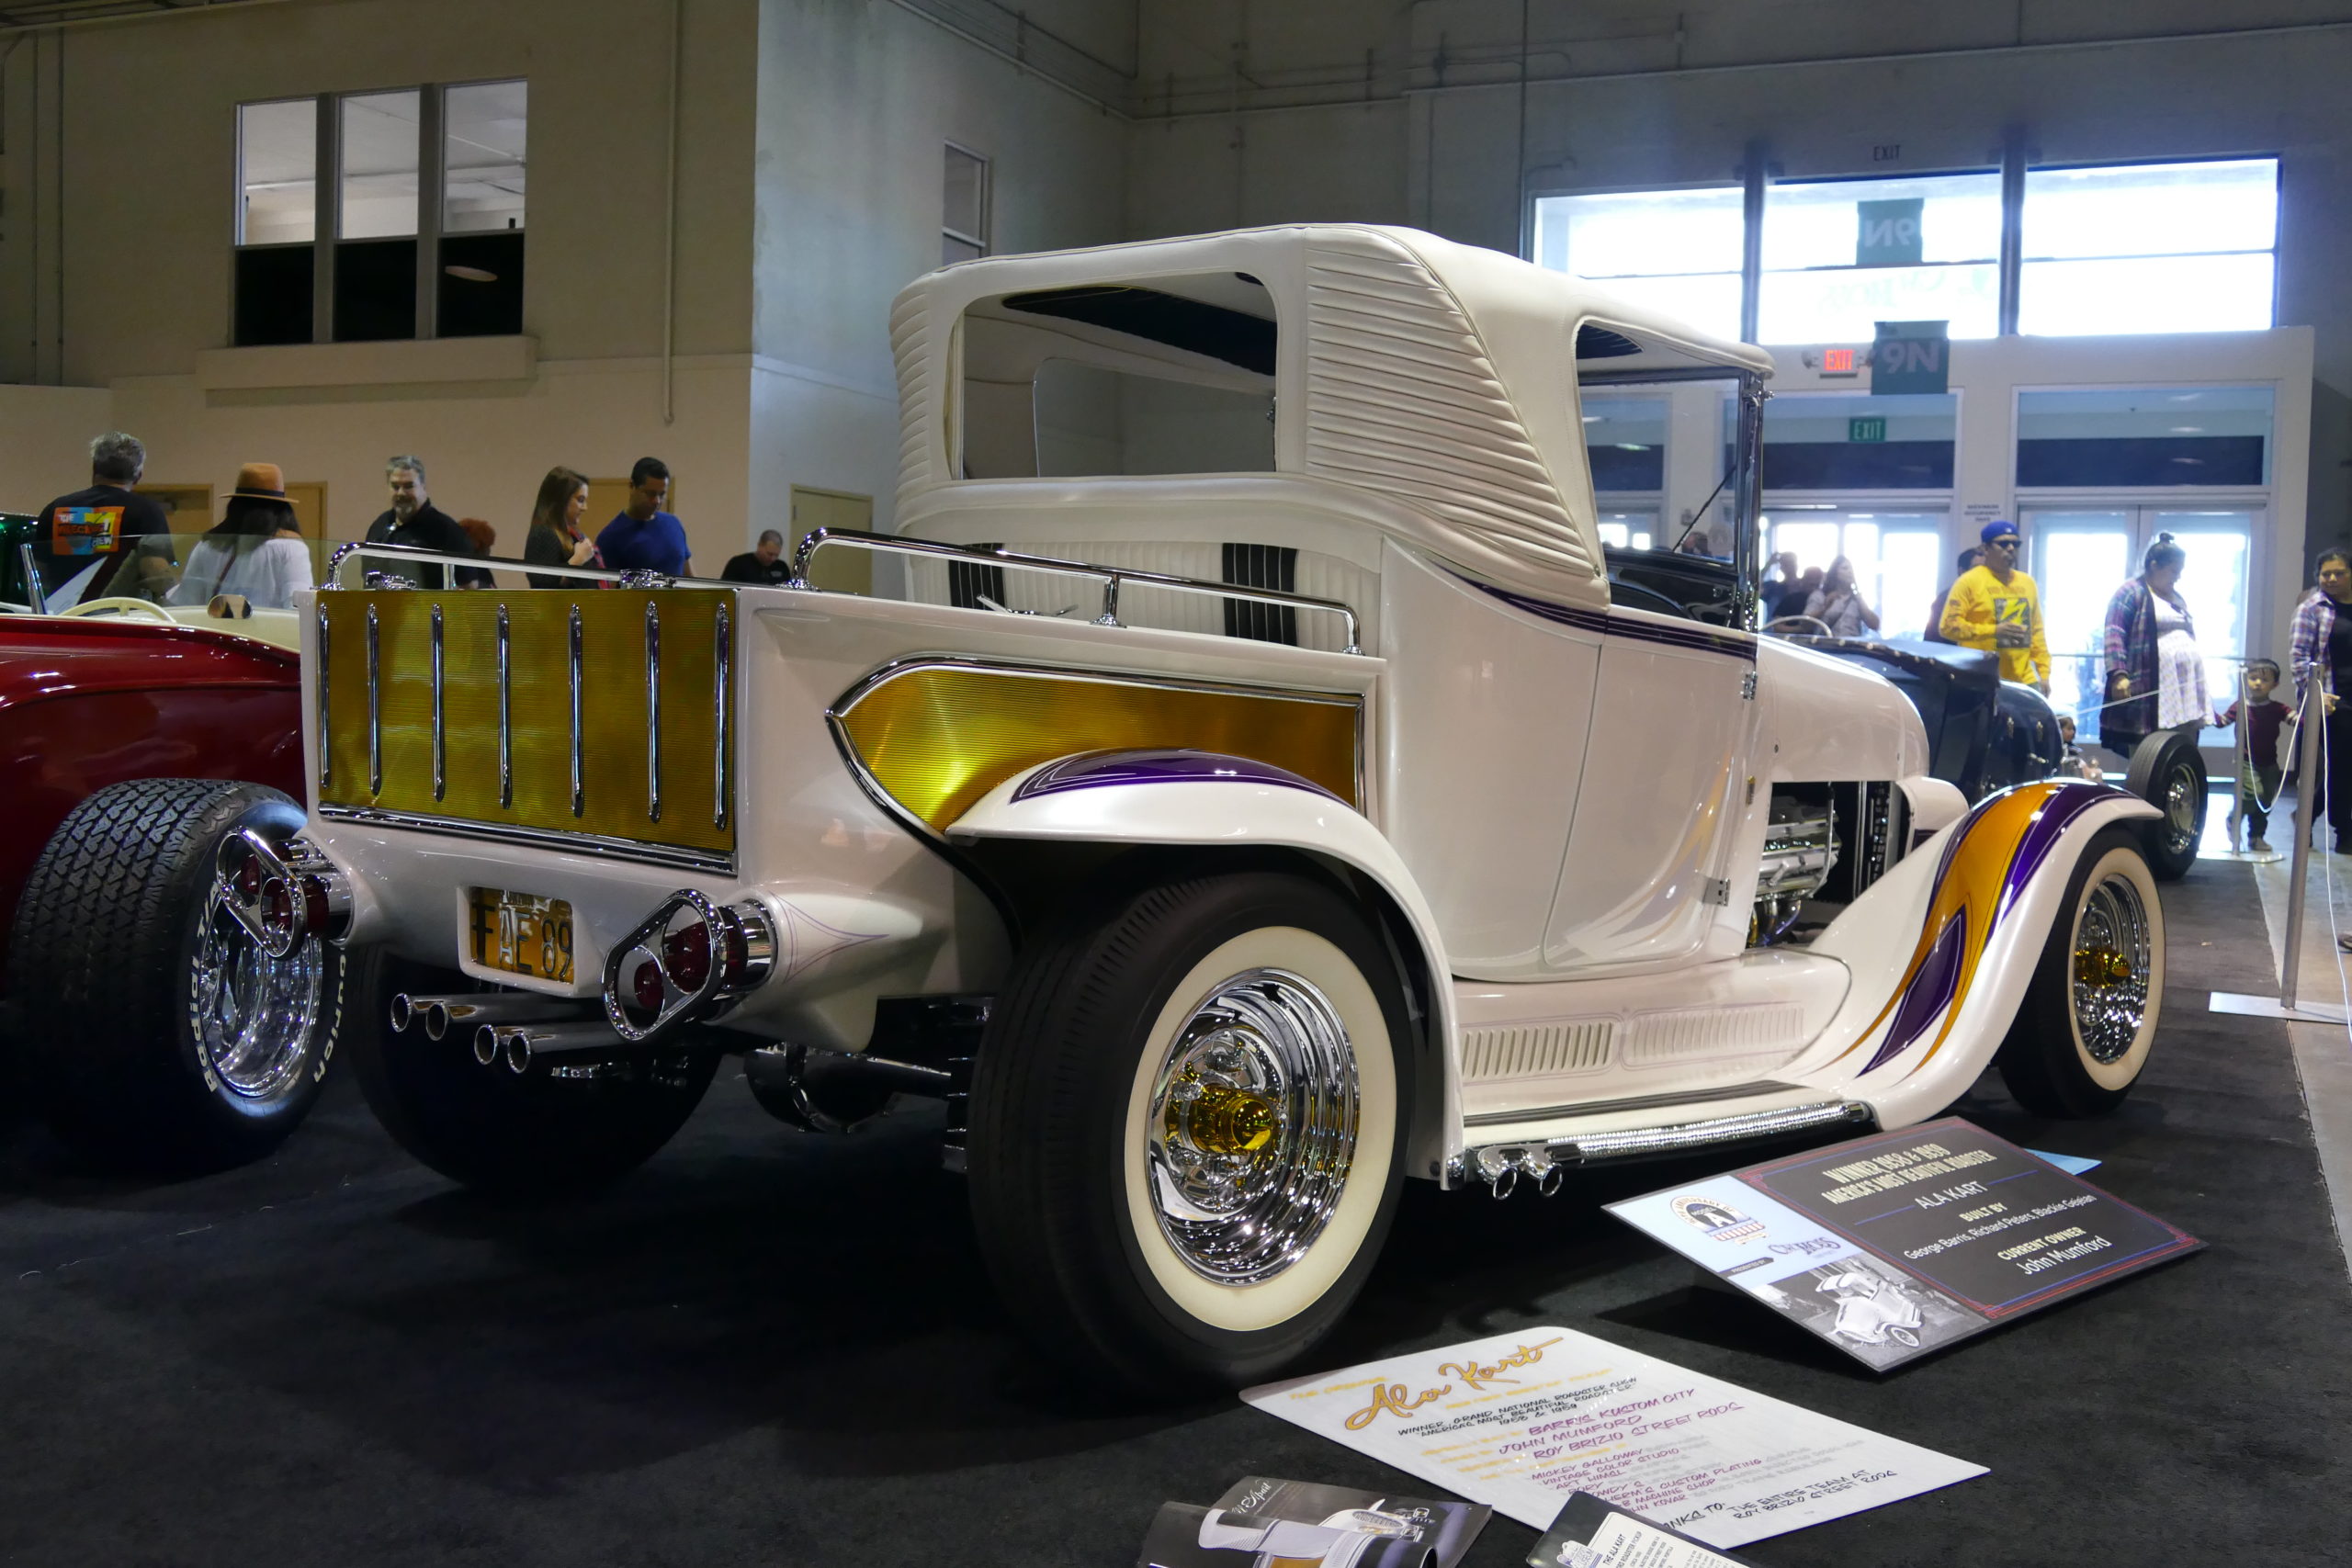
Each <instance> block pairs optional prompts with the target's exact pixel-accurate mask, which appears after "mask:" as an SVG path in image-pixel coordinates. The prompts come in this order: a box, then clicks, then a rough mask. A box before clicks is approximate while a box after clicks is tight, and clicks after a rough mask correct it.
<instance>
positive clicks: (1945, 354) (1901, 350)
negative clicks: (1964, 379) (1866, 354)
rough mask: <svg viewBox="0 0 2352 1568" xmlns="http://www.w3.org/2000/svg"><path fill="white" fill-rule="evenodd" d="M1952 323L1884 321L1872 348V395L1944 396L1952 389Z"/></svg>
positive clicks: (1880, 324)
mask: <svg viewBox="0 0 2352 1568" xmlns="http://www.w3.org/2000/svg"><path fill="white" fill-rule="evenodd" d="M1950 326H1951V323H1950V322H1949V321H1881V322H1879V324H1878V341H1877V342H1876V343H1874V344H1871V396H1873V397H1882V398H1883V397H1900V396H1903V395H1905V394H1907V393H1914V392H1932V393H1938V394H1940V393H1943V392H1945V391H1948V390H1950V389H1951V337H1950V336H1949V334H1948V333H1947V330H1946V329H1948V328H1949V327H1950Z"/></svg>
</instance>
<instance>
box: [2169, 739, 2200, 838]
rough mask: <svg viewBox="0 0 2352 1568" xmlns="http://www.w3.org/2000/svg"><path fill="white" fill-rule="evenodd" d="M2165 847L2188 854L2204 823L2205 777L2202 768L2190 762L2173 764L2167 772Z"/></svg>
mask: <svg viewBox="0 0 2352 1568" xmlns="http://www.w3.org/2000/svg"><path fill="white" fill-rule="evenodd" d="M2162 807H2163V810H2164V814H2165V850H2166V851H2167V852H2170V853H2173V854H2186V853H2187V852H2188V851H2189V850H2191V849H2192V848H2194V847H2195V846H2196V843H2197V839H2198V835H2199V833H2200V832H2201V831H2202V830H2203V829H2204V826H2205V780H2204V778H2203V776H2202V773H2201V770H2199V768H2198V767H2197V766H2196V765H2195V764H2193V763H2191V762H2188V761H2179V762H2176V763H2174V764H2173V767H2172V771H2171V772H2170V773H2166V774H2165V797H2164V800H2163V802H2162Z"/></svg>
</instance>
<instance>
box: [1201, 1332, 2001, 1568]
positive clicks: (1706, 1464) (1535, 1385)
mask: <svg viewBox="0 0 2352 1568" xmlns="http://www.w3.org/2000/svg"><path fill="white" fill-rule="evenodd" d="M1241 1397H1242V1398H1243V1399H1244V1400H1246V1401H1248V1402H1249V1403H1250V1404H1253V1405H1255V1406H1257V1407H1258V1408H1259V1409H1261V1410H1263V1411H1266V1412H1268V1413H1269V1414H1271V1415H1274V1416H1281V1417H1282V1418H1283V1420H1285V1421H1290V1422H1294V1423H1295V1424H1297V1425H1298V1426H1301V1427H1306V1429H1307V1430H1309V1431H1312V1432H1317V1433H1320V1434H1321V1435H1322V1436H1324V1437H1327V1438H1331V1439H1332V1440H1333V1441H1335V1442H1340V1443H1345V1444H1346V1445H1347V1446H1349V1447H1350V1448H1352V1449H1357V1450H1361V1451H1363V1452H1364V1453H1367V1454H1370V1455H1372V1456H1373V1457H1374V1458H1375V1459H1378V1460H1381V1461H1384V1462H1385V1463H1388V1464H1391V1465H1394V1466H1396V1467H1397V1469H1399V1470H1402V1471H1405V1472H1408V1473H1410V1474H1414V1475H1419V1476H1421V1477H1423V1478H1425V1479H1427V1480H1429V1481H1430V1482H1431V1483H1435V1484H1437V1485H1439V1486H1442V1487H1444V1488H1445V1489H1446V1490H1448V1491H1452V1492H1458V1493H1460V1494H1461V1495H1463V1496H1464V1497H1470V1498H1474V1499H1476V1500H1477V1501H1479V1502H1482V1503H1489V1504H1492V1505H1493V1506H1495V1508H1496V1509H1497V1510H1498V1511H1499V1512H1501V1513H1504V1514H1507V1515H1509V1516H1510V1517H1512V1518H1514V1519H1517V1520H1519V1521H1520V1522H1521V1524H1525V1525H1531V1526H1532V1527H1534V1528H1535V1529H1546V1528H1548V1527H1549V1526H1550V1525H1551V1524H1552V1522H1553V1518H1554V1517H1555V1515H1557V1514H1558V1513H1559V1511H1560V1506H1561V1504H1562V1502H1563V1501H1564V1500H1565V1499H1566V1498H1567V1497H1569V1496H1570V1495H1573V1494H1575V1493H1577V1492H1579V1491H1584V1492H1591V1493H1595V1494H1597V1495H1600V1496H1603V1497H1606V1498H1608V1499H1609V1500H1610V1501H1611V1502H1612V1503H1615V1504H1617V1505H1618V1506H1622V1507H1624V1508H1627V1509H1631V1510H1633V1511H1634V1512H1637V1513H1640V1514H1642V1515H1644V1516H1645V1517H1649V1518H1652V1519H1655V1520H1657V1521H1658V1522H1660V1523H1662V1524H1665V1525H1667V1526H1668V1527H1670V1528H1672V1529H1679V1530H1682V1531H1684V1532H1686V1533H1688V1534H1690V1535H1691V1536H1693V1537H1695V1538H1696V1539H1697V1540H1702V1541H1704V1542H1705V1543H1707V1544H1708V1545H1710V1546H1717V1547H1729V1546H1740V1545H1743V1544H1745V1543H1747V1542H1748V1541H1751V1540H1762V1539H1763V1538H1765V1537H1766V1536H1771V1535H1778V1534H1780V1533H1781V1532H1782V1531H1784V1530H1792V1529H1799V1528H1800V1527H1802V1526H1804V1525H1811V1524H1818V1523H1820V1522H1821V1521H1822V1520H1824V1519H1834V1518H1838V1517H1843V1516H1844V1515H1847V1514H1853V1513H1860V1511H1862V1510H1863V1509H1865V1508H1874V1507H1877V1506H1880V1505H1881V1504H1883V1503H1892V1502H1895V1501H1897V1500H1898V1499H1901V1498H1905V1497H1910V1496H1916V1495H1918V1494H1919V1493H1922V1492H1929V1491H1933V1490H1935V1489H1936V1488H1938V1487H1939V1486H1949V1485H1951V1483H1954V1482H1957V1481H1965V1480H1967V1479H1969V1478H1970V1477H1971V1476H1976V1475H1983V1474H1985V1467H1984V1466H1983V1465H1979V1464H1971V1463H1969V1462H1968V1461H1965V1460H1959V1459H1954V1458H1952V1457H1951V1455H1949V1454H1940V1453H1937V1452H1935V1451H1933V1450H1929V1449H1924V1448H1920V1447H1918V1446H1917V1445H1916V1444H1912V1443H1906V1442H1904V1441H1902V1440H1900V1439H1899V1438H1888V1437H1883V1436H1881V1435H1879V1434H1877V1433H1875V1432H1870V1431H1866V1430H1864V1429H1863V1428H1862V1427H1855V1426H1850V1425H1849V1424H1848V1423H1846V1422H1843V1421H1838V1420H1835V1419H1832V1418H1831V1417H1829V1416H1821V1415H1816V1414H1815V1412H1813V1411H1810V1410H1805V1409H1803V1408H1801V1407H1799V1406H1797V1405H1793V1404H1786V1403H1784V1402H1783V1401H1781V1400H1778V1399H1773V1398H1770V1397H1769V1396H1767V1395H1764V1394H1760V1393H1754V1392H1753V1391H1751V1390H1748V1389H1745V1388H1741V1387H1738V1386H1737V1385H1736V1384H1733V1383H1728V1382H1723V1381H1722V1380H1720V1379H1717V1378H1711V1377H1708V1376H1706V1375H1704V1374H1703V1373H1700V1372H1693V1371H1686V1370H1684V1369H1683V1368H1680V1367H1678V1366H1675V1365H1674V1364H1673V1363H1671V1362H1668V1361H1661V1360H1659V1359H1657V1358H1656V1357H1654V1356H1645V1355H1643V1354H1642V1353H1640V1352H1639V1351H1636V1350H1627V1349H1623V1348H1620V1347H1618V1346H1615V1345H1611V1344H1610V1343H1609V1342H1608V1341H1607V1340H1605V1339H1598V1338H1595V1337H1593V1336H1591V1335H1589V1334H1580V1333H1578V1332H1577V1331H1576V1330H1575V1329H1572V1328H1562V1327H1555V1326H1549V1325H1546V1326H1542V1327H1533V1328H1526V1329H1521V1330H1520V1331H1518V1332H1516V1333H1512V1334H1504V1335H1497V1336H1495V1337H1492V1338H1488V1339H1478V1340H1474V1341H1472V1342H1470V1343H1468V1344H1465V1345H1455V1346H1450V1347H1448V1348H1444V1349H1438V1350H1424V1351H1420V1352H1418V1353H1416V1354H1413V1355H1408V1356H1397V1357H1391V1358H1389V1359H1385V1360H1381V1361H1372V1362H1366V1363H1365V1364H1363V1365H1362V1366H1355V1367H1346V1368H1342V1369H1340V1371H1333V1372H1326V1373H1323V1374H1322V1375H1320V1376H1317V1377H1308V1378H1294V1379H1290V1380H1287V1381H1285V1382H1276V1383H1267V1384H1264V1385H1262V1386H1261V1387H1258V1388H1253V1389H1248V1390H1245V1391H1244V1392H1243V1393H1242V1396H1241Z"/></svg>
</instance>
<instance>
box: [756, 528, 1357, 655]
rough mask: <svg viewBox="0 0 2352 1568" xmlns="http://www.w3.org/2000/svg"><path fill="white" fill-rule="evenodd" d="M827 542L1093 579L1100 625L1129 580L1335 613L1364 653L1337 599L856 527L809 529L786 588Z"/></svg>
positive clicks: (1109, 621) (1350, 646)
mask: <svg viewBox="0 0 2352 1568" xmlns="http://www.w3.org/2000/svg"><path fill="white" fill-rule="evenodd" d="M828 545H844V546H848V547H851V548H854V549H865V550H873V551H876V552H877V553H879V554H885V555H905V556H931V557H934V558H946V559H949V560H960V561H969V562H972V563H974V564H976V565H981V566H997V567H1012V568H1015V569H1016V570H1023V571H1037V572H1044V573H1046V574H1049V575H1051V576H1056V577H1089V578H1092V579H1094V580H1096V581H1099V582H1101V583H1102V585H1103V613H1102V614H1101V615H1097V616H1095V617H1094V624H1095V625H1096V626H1125V624H1126V623H1125V622H1124V621H1122V620H1120V619H1119V589H1120V587H1121V585H1122V584H1125V583H1130V582H1133V583H1138V584H1141V585H1143V586H1145V587H1148V588H1166V589H1171V590H1173V591H1175V592H1180V593H1205V594H1208V595H1210V596H1212V597H1215V598H1218V599H1244V600H1247V601H1249V602H1250V603H1251V604H1278V605H1283V606H1287V607H1288V608H1291V609H1295V610H1316V611H1320V612H1322V613H1323V614H1325V615H1338V616H1339V617H1340V619H1341V620H1343V621H1344V622H1346V624H1347V628H1348V642H1347V646H1346V647H1345V648H1343V649H1340V652H1342V653H1354V654H1361V653H1363V646H1362V645H1363V636H1362V635H1361V633H1360V631H1359V629H1358V623H1357V620H1356V613H1355V610H1354V608H1353V607H1352V606H1351V605H1348V604H1342V603H1341V602H1340V601H1339V600H1337V599H1317V598H1314V597H1312V596H1310V595H1308V594H1305V593H1284V592H1279V591H1278V590H1275V589H1272V588H1246V587H1243V586H1241V585H1240V584H1238V583H1232V582H1205V581H1202V580H1200V579H1199V578H1193V577H1170V576H1168V575H1167V574H1165V573H1163V572H1157V571H1134V570H1128V569H1127V568H1125V567H1111V566H1096V565H1094V564H1093V563H1091V562H1090V561H1076V560H1063V559H1061V558H1058V557H1055V556H1025V555H1016V554H1014V553H1012V551H1009V550H997V549H985V548H982V547H979V546H977V545H943V544H940V543H938V542H936V541H934V540H931V539H909V538H904V537H901V536H899V535H896V534H869V533H865V532H864V531H862V530H859V529H855V528H812V529H810V530H809V536H808V537H807V538H805V539H803V540H801V541H800V548H799V550H798V551H797V552H796V553H795V555H794V556H793V559H792V581H789V582H787V583H786V584H785V586H786V587H787V588H801V589H809V591H810V592H818V590H815V589H811V588H810V586H809V563H810V562H811V561H813V560H814V559H816V557H817V552H818V551H819V550H821V549H823V548H824V547H826V546H828ZM1015 613H1016V614H1019V613H1022V612H1015Z"/></svg>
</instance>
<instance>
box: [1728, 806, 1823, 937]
mask: <svg viewBox="0 0 2352 1568" xmlns="http://www.w3.org/2000/svg"><path fill="white" fill-rule="evenodd" d="M1837 864H1838V836H1837V828H1836V823H1835V820H1834V818H1833V816H1832V813H1831V810H1830V807H1828V806H1827V805H1826V804H1824V805H1821V806H1815V805H1812V804H1810V803H1809V802H1805V801H1801V800H1796V799H1793V798H1792V797H1790V796H1788V795H1774V796H1773V797H1772V807H1771V820H1770V826H1769V827H1767V828H1766V829H1765V830H1764V863H1763V865H1762V868H1761V869H1760V870H1758V873H1757V876H1756V915H1755V919H1754V922H1753V924H1752V925H1751V926H1750V927H1749V936H1748V942H1749V944H1750V945H1751V946H1756V947H1764V946H1769V945H1770V944H1771V943H1773V942H1778V941H1780V940H1781V938H1782V937H1784V936H1786V935H1787V934H1788V932H1789V929H1790V928H1791V927H1792V926H1793V925H1795V924H1796V919H1797V912H1798V911H1799V910H1800V909H1802V908H1804V901H1805V900H1806V899H1807V898H1810V897H1813V896H1814V895H1815V894H1816V893H1818V892H1820V891H1821V889H1822V887H1823V886H1824V885H1825V884H1826V883H1827V882H1828V880H1829V874H1830V872H1831V871H1832V870H1833V869H1835V867H1836V866H1837Z"/></svg>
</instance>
